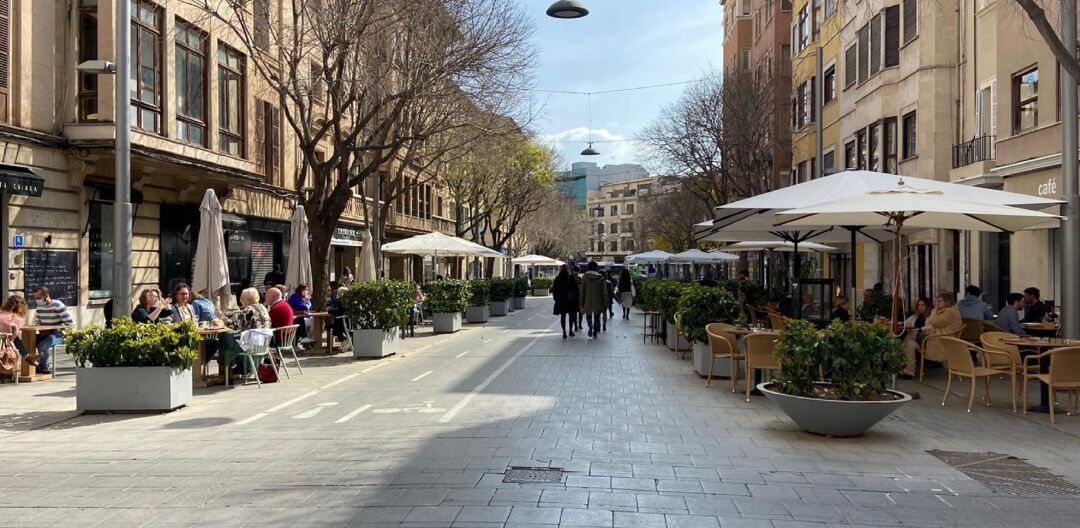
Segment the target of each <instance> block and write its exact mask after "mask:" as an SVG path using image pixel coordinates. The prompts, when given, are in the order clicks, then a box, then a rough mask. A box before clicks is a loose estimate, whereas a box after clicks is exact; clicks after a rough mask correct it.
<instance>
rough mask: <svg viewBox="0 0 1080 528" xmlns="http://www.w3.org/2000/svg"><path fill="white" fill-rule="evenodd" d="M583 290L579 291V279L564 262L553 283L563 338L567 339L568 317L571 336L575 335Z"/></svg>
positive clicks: (553, 296) (554, 312) (552, 294)
mask: <svg viewBox="0 0 1080 528" xmlns="http://www.w3.org/2000/svg"><path fill="white" fill-rule="evenodd" d="M580 295H581V292H580V291H578V284H577V280H575V278H574V276H573V275H572V274H571V273H570V266H568V265H566V264H563V265H562V266H561V267H560V268H559V274H558V275H556V276H555V280H554V281H552V283H551V297H552V298H553V299H555V308H554V310H553V312H552V313H553V314H554V315H557V316H559V324H560V325H561V326H562V331H563V335H562V336H563V339H566V337H567V332H566V319H567V318H569V319H570V333H569V337H574V330H575V329H576V326H577V324H576V323H577V317H578V301H579V298H580Z"/></svg>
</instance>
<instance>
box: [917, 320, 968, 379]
mask: <svg viewBox="0 0 1080 528" xmlns="http://www.w3.org/2000/svg"><path fill="white" fill-rule="evenodd" d="M963 332H964V329H963V328H960V330H957V331H956V332H953V333H951V334H934V335H928V336H926V337H925V338H923V340H922V343H920V344H919V382H920V383H921V382H922V380H923V378H925V377H926V360H927V358H929V359H930V360H931V361H945V350H944V349H943V348H942V347H941V344H940V342H939V341H938V339H939V338H942V337H952V338H959V337H960V334H962V333H963Z"/></svg>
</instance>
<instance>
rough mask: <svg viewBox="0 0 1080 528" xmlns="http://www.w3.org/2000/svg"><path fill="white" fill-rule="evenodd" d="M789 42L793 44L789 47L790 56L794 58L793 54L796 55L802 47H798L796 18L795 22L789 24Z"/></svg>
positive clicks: (797, 23)
mask: <svg viewBox="0 0 1080 528" xmlns="http://www.w3.org/2000/svg"><path fill="white" fill-rule="evenodd" d="M791 44H792V45H794V47H793V48H791V56H792V58H794V57H795V55H797V54H798V53H799V50H801V49H802V48H800V47H799V22H798V20H796V21H795V23H793V24H791Z"/></svg>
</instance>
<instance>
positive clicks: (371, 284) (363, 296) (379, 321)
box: [340, 279, 413, 332]
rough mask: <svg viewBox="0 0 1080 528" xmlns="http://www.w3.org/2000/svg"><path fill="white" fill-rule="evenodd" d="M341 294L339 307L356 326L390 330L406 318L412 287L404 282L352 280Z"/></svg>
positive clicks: (410, 304)
mask: <svg viewBox="0 0 1080 528" xmlns="http://www.w3.org/2000/svg"><path fill="white" fill-rule="evenodd" d="M347 288H348V289H346V290H345V291H344V292H342V293H341V296H340V302H341V307H342V309H343V310H344V311H345V315H347V316H348V317H349V319H351V320H352V322H353V324H354V325H356V326H357V327H358V328H363V329H367V330H374V329H381V330H383V331H387V332H388V331H390V330H392V329H393V328H395V327H398V326H401V325H404V324H405V323H407V322H408V321H409V309H410V308H412V305H413V286H412V284H409V283H408V282H405V281H399V280H389V279H380V280H376V281H368V282H354V283H352V284H350V285H349V286H348V287H347Z"/></svg>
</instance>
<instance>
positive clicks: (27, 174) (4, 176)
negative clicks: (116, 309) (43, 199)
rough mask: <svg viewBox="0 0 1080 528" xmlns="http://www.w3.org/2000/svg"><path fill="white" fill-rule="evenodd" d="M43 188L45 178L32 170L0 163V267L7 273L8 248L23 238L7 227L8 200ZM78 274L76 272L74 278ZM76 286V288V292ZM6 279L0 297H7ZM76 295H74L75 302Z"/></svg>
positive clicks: (0, 286)
mask: <svg viewBox="0 0 1080 528" xmlns="http://www.w3.org/2000/svg"><path fill="white" fill-rule="evenodd" d="M44 190H45V179H44V178H42V177H41V176H38V175H37V174H35V173H34V171H32V170H30V169H29V168H27V167H23V166H20V165H7V164H0V223H2V225H3V226H4V230H5V232H4V236H3V237H2V238H3V240H2V241H0V269H2V270H4V274H5V275H7V274H8V270H10V269H11V263H10V262H8V260H9V258H10V251H9V249H10V248H13V247H14V248H22V247H24V245H25V238H24V236H23V235H22V234H20V233H18V232H14V233H12V232H11V230H10V229H9V227H10V226H11V225H12V222H11V212H10V211H9V208H8V200H9V199H10V197H11V196H12V195H16V196H33V197H39V196H41V194H42V193H43V192H44ZM77 277H78V274H77V273H76V278H77ZM24 283H25V281H24ZM77 293H78V288H76V294H77ZM7 296H8V279H7V277H6V276H5V277H4V280H2V281H0V298H3V299H7ZM77 303H78V297H77V295H76V304H77Z"/></svg>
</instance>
